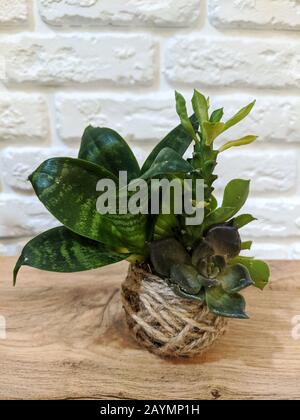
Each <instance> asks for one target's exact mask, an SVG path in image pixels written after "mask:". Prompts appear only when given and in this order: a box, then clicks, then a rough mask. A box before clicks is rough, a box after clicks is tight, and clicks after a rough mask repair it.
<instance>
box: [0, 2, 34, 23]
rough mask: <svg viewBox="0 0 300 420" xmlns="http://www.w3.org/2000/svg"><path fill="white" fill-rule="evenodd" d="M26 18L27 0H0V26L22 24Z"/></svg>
mask: <svg viewBox="0 0 300 420" xmlns="http://www.w3.org/2000/svg"><path fill="white" fill-rule="evenodd" d="M27 19H28V4H27V0H13V1H12V0H0V28H2V27H3V26H4V27H6V26H16V25H20V24H24V23H26V22H27Z"/></svg>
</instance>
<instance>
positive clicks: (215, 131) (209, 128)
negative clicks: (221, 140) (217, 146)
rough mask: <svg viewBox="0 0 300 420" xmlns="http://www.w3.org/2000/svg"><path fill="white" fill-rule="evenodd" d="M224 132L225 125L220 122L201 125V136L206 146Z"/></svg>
mask: <svg viewBox="0 0 300 420" xmlns="http://www.w3.org/2000/svg"><path fill="white" fill-rule="evenodd" d="M224 131H225V124H224V123H222V122H204V123H203V134H204V138H205V141H206V144H207V145H211V144H212V143H213V142H214V140H215V139H216V138H217V137H219V136H220V135H221V134H222V133H223V132H224Z"/></svg>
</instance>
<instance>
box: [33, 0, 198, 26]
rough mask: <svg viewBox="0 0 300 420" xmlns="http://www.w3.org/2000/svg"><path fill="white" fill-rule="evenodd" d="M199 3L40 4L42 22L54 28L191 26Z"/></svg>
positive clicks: (91, 0) (115, 0)
mask: <svg viewBox="0 0 300 420" xmlns="http://www.w3.org/2000/svg"><path fill="white" fill-rule="evenodd" d="M202 6H204V2H203V0H159V1H157V2H154V1H153V0H143V1H132V0H101V1H96V0H84V1H82V0H75V1H74V0H73V1H70V0H55V1H53V0H40V1H39V10H40V14H41V17H42V19H44V20H45V21H46V22H47V23H49V24H51V25H55V26H65V25H71V26H78V25H88V26H108V25H113V26H128V25H133V26H167V27H168V26H170V27H172V26H173V27H180V26H188V25H191V24H193V23H194V22H195V21H196V20H197V19H198V17H199V16H200V11H202V10H203V9H204V7H202Z"/></svg>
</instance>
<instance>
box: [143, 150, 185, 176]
mask: <svg viewBox="0 0 300 420" xmlns="http://www.w3.org/2000/svg"><path fill="white" fill-rule="evenodd" d="M192 170H193V167H192V165H191V164H190V163H188V162H187V161H186V160H185V159H183V158H182V157H181V156H180V154H178V153H177V152H175V150H173V149H171V148H170V147H165V148H164V149H162V150H161V151H160V152H159V154H158V155H157V157H156V159H155V161H154V162H153V164H152V165H151V166H150V168H149V169H148V171H146V172H145V173H144V174H143V175H142V176H141V178H142V179H145V180H147V179H150V178H155V177H159V176H161V175H171V174H185V173H189V172H191V171H192Z"/></svg>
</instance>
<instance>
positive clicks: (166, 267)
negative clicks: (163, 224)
mask: <svg viewBox="0 0 300 420" xmlns="http://www.w3.org/2000/svg"><path fill="white" fill-rule="evenodd" d="M150 258H151V262H152V264H153V267H154V269H155V271H156V272H157V273H158V274H159V275H161V276H164V277H170V272H171V267H172V266H173V265H176V264H179V265H182V264H190V260H191V259H190V256H189V254H188V253H187V252H186V250H185V248H184V247H183V246H182V245H181V243H180V242H178V241H177V240H176V239H174V238H168V239H162V240H161V241H155V242H152V243H151V244H150Z"/></svg>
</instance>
